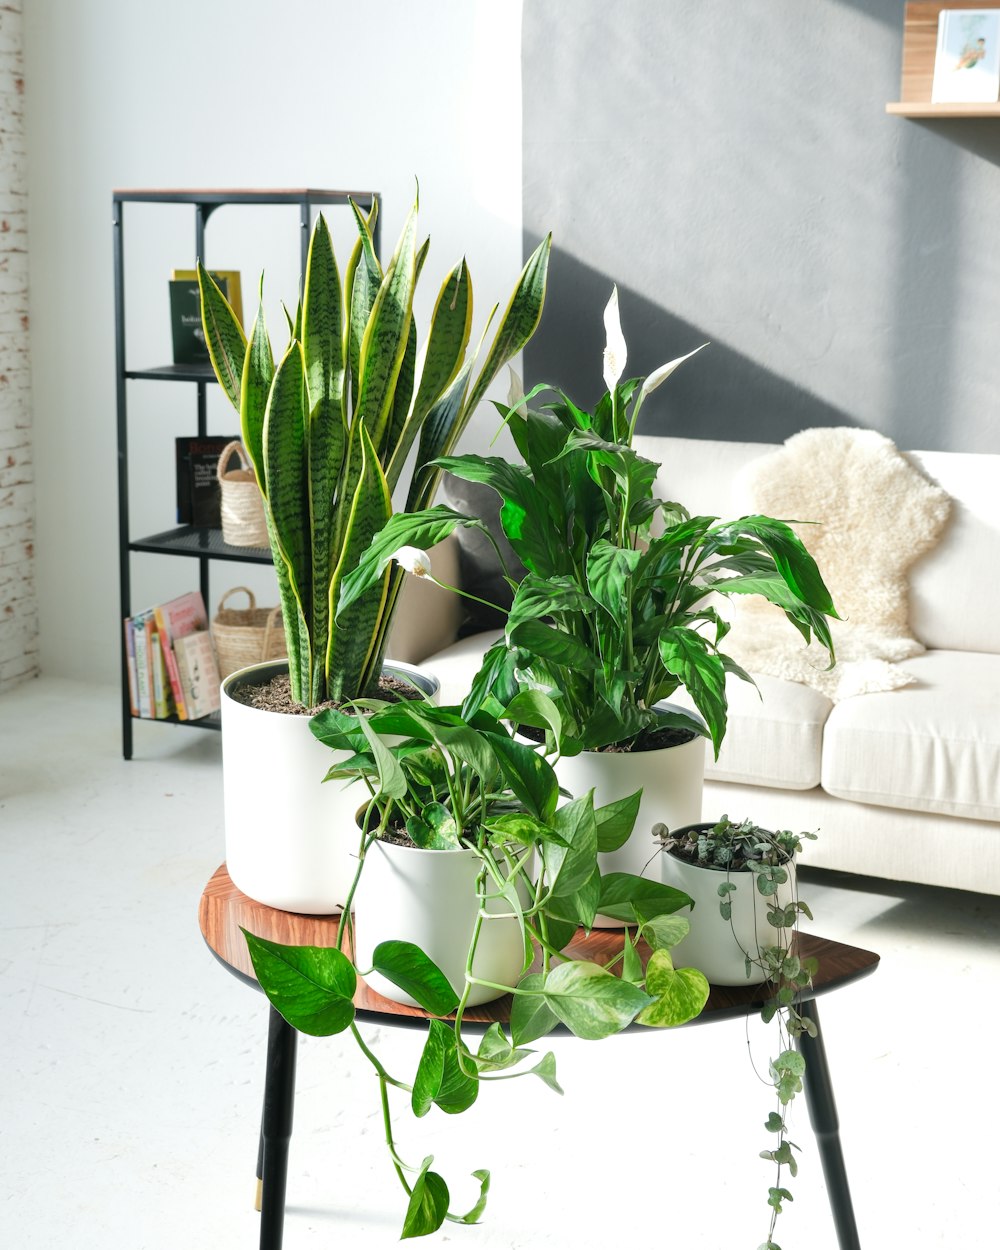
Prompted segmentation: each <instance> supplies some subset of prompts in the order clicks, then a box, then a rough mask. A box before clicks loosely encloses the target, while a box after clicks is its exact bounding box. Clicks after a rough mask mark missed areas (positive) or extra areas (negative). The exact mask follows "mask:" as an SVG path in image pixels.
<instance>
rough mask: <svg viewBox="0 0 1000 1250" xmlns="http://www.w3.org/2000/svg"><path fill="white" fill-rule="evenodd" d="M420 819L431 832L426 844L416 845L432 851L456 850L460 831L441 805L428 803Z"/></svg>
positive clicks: (446, 809)
mask: <svg viewBox="0 0 1000 1250" xmlns="http://www.w3.org/2000/svg"><path fill="white" fill-rule="evenodd" d="M421 817H422V818H423V822H424V824H425V825H427V827H428V828H429V829H430V831H431V838H430V840H429V841H428V842H427V843H425V844H420V843H418V845H425V846H426V847H427V848H428V849H430V850H432V851H448V850H458V848H459V847H460V846H461V842H460V837H461V833H462V831H461V829H459V827H458V824H457V822H456V820H455V817H454V816H453V815H452V813H451V812H450V811H449V810H448V808H447V807H445V805H444V804H443V803H428V804H427V806H426V807H425V808H424V809H423V811H422V812H421Z"/></svg>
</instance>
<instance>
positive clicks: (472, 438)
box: [25, 0, 523, 681]
mask: <svg viewBox="0 0 1000 1250" xmlns="http://www.w3.org/2000/svg"><path fill="white" fill-rule="evenodd" d="M520 29H521V3H520V0H503V2H502V3H496V2H494V3H491V2H490V0H473V2H470V0H421V2H419V3H414V2H412V0H384V2H383V3H380V4H378V5H377V6H359V5H356V4H348V3H343V2H341V0H336V2H330V0H281V3H280V4H279V3H272V2H270V0H238V2H237V0H172V3H171V4H169V5H153V4H152V3H148V2H146V0H138V2H137V0H86V2H85V3H73V4H71V3H67V2H60V0H25V56H26V75H25V76H26V79H27V82H28V98H27V136H28V152H29V195H30V219H29V226H30V236H31V319H32V353H33V361H34V438H35V445H36V460H37V507H38V538H37V568H38V597H39V611H40V621H41V663H42V669H43V671H44V672H47V673H56V674H61V675H67V676H75V677H83V676H88V677H96V678H98V679H102V680H103V679H107V680H111V681H113V680H116V679H117V674H118V637H119V628H120V626H119V619H118V615H119V614H118V566H117V554H116V543H117V505H116V453H115V376H114V336H113V320H114V306H113V285H112V270H111V261H112V230H111V192H112V189H113V188H116V187H158V188H171V187H223V188H224V187H305V186H313V187H324V188H326V187H332V188H348V189H359V190H363V189H368V188H373V189H375V190H378V191H381V192H382V193H383V196H384V200H383V208H384V213H383V226H384V233H383V248H384V249H385V248H388V247H391V244H392V242H393V241H394V239H395V237H396V235H397V233H398V231H399V228H400V226H401V225H402V221H403V218H404V216H405V214H406V211H407V210H408V208H409V205H410V203H411V201H412V196H413V190H414V176H418V177H419V179H420V197H421V228H422V231H423V232H424V233H429V234H430V236H431V251H430V256H429V259H428V262H427V265H426V266H425V269H424V274H423V278H422V284H421V290H422V301H423V303H422V305H421V307H420V308H419V309H418V317H419V318H421V320H419V321H418V326H420V325H423V324H426V316H427V312H428V310H429V307H430V304H431V302H432V300H433V297H434V295H435V294H436V289H437V286H438V285H439V284H440V282H441V280H442V279H443V278H444V276H445V274H446V273H447V271H448V269H449V268H450V267H451V265H452V264H453V263H454V262H455V261H456V260H457V259H458V258H459V256H461V255H462V254H463V253H464V254H465V255H466V256H467V257H468V261H469V265H470V268H471V271H472V274H473V279H474V283H475V293H476V310H477V315H476V326H475V327H474V331H473V332H474V335H476V334H478V331H479V328H480V327H481V325H482V323H483V320H484V318H485V315H486V312H487V311H488V309H489V308H490V307H491V306H492V305H493V304H494V303H495V302H497V301H498V300H499V301H502V303H504V304H505V303H506V300H507V297H508V295H509V293H510V290H511V288H512V286H513V283H514V281H515V279H516V277H517V274H518V273H519V271H520V268H521V265H522V263H523V257H522V238H521V175H520V160H521V155H520V153H521V129H520V118H521V90H520ZM296 220H297V218H296V211H295V210H294V209H283V210H277V209H275V210H272V209H261V208H256V209H254V208H247V209H232V208H230V209H224V210H220V211H219V213H218V214H217V216H216V217H214V218H213V219H212V221H211V222H210V223H209V226H208V232H207V238H206V259H207V260H208V262H209V263H210V264H215V265H218V266H219V267H222V268H235V269H239V270H240V271H241V273H242V275H243V284H244V305H245V307H247V306H249V307H250V308H251V310H252V306H253V304H254V300H255V297H254V289H255V285H256V275H257V274H258V273H259V271H260V270H261V269H264V270H265V272H266V298H265V303H266V308H267V311H268V316H269V323H270V326H271V333H272V337H273V338H274V340H275V342H276V344H278V345H280V344H281V343H282V342H283V339H284V335H283V330H282V326H281V320H282V319H281V315H280V311H279V305H278V300H279V298H282V299H285V300H287V301H294V298H295V294H296V282H297V277H298V261H297V256H298V253H297V246H298V240H297V233H298V232H297V226H296ZM335 237H336V238H338V239H341V240H344V243H345V244H346V243H347V242H348V241H349V239H350V230H349V228H341V229H340V230H339V231H336V230H335ZM125 245H126V263H127V274H128V284H127V288H126V307H127V310H128V334H129V343H128V347H129V352H128V362H127V363H128V365H129V366H130V367H133V368H138V367H143V366H144V365H151V364H162V363H165V362H166V361H167V360H169V358H170V342H169V319H168V311H167V288H166V281H167V278H168V276H169V274H168V271H169V269H170V268H171V267H172V266H175V265H187V264H191V263H192V262H193V255H192V253H193V248H194V222H193V213H192V210H191V209H189V208H188V209H185V208H182V207H160V206H153V207H150V208H148V209H147V208H145V207H144V206H136V205H127V206H126V219H125ZM342 246H343V245H342ZM128 385H129V388H130V390H129V404H130V427H129V437H130V446H131V451H132V455H131V463H132V469H133V489H132V491H131V507H132V534H133V537H138V536H141V535H143V534H146V533H151V532H155V531H156V530H159V529H164V528H167V527H169V526H170V525H171V524H172V523H173V506H174V505H173V491H174V481H173V459H172V457H173V439H174V436H175V435H179V434H185V433H194V432H195V407H194V404H195V400H194V387H193V386H189V385H187V384H174V385H167V384H158V383H151V382H130V383H129V384H128ZM213 391H214V388H213ZM212 401H213V402H212V406H211V407H210V429H211V430H213V432H218V433H226V432H228V431H230V430H235V429H236V428H238V422H237V421H236V419H235V413H234V412H233V411H232V409H230V408H229V407H228V406H227V405H226V404H225V402H224V401H223V400H222V399H221V396H219V395H217V394H213V396H212ZM494 428H495V418H494V415H493V410H492V408H490V409H487V410H481V412H480V414H479V415H478V417H477V419H476V422H475V423H474V425H473V427H472V429H470V432H469V435H467V439H466V446H469V447H471V446H477V447H483V446H485V444H486V442H487V441H488V439H489V437H491V436H492V433H493V430H494ZM132 571H133V603H134V604H135V605H136V606H142V605H143V604H144V603H145V602H146V601H150V602H153V601H157V600H161V599H163V598H165V597H167V596H169V595H170V594H176V593H181V592H182V591H184V590H187V589H191V588H192V587H194V586H196V585H197V570H196V565H195V563H194V562H193V561H187V560H183V559H178V558H170V557H160V556H134V557H133V560H132ZM250 575H253V576H251V577H250V581H251V584H253V585H254V586H255V587H256V588H257V589H258V590H259V594H258V599H259V601H263V602H265V603H274V602H276V601H277V599H276V591H275V590H274V588H273V575H272V574H271V572H270V570H266V571H265V570H263V569H253V568H251V567H250V566H239V565H226V564H221V563H219V564H215V565H214V566H213V583H212V598H213V600H217V598H218V595H219V594H221V593H222V592H223V591H224V590H225V589H227V588H228V587H230V586H232V585H236V584H239V583H242V582H244V581H246V580H247V579H248V576H250ZM212 606H213V605H210V608H211V607H212Z"/></svg>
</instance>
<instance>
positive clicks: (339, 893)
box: [222, 660, 437, 916]
mask: <svg viewBox="0 0 1000 1250" xmlns="http://www.w3.org/2000/svg"><path fill="white" fill-rule="evenodd" d="M385 668H386V671H387V672H393V673H396V674H398V675H399V676H400V677H403V678H405V679H407V680H409V681H411V682H413V683H414V684H415V685H418V686H419V687H420V688H421V689H422V690H423V691H424V692H425V693H427V694H428V695H433V694H434V693H435V692H436V689H437V683H436V682H435V681H434V679H433V678H431V677H429V676H428V675H427V674H425V673H421V672H420V671H419V670H418V669H416V668H414V667H413V666H412V665H409V664H403V663H399V662H393V663H392V664H387V665H386V666H385ZM287 671H288V661H287V660H277V661H270V662H267V663H264V664H254V665H251V666H250V667H249V668H244V669H240V670H239V671H237V672H235V673H233V674H231V675H230V676H229V677H227V678H226V680H225V681H224V682H223V683H222V773H223V790H224V799H225V824H226V865H227V867H228V869H229V875H230V877H231V878H232V880H233V883H234V884H235V885H236V887H237V889H239V890H242V891H243V893H244V894H246V895H248V896H249V897H250V898H252V899H256V901H257V902H258V903H264V904H266V905H267V906H268V907H276V908H278V910H280V911H291V912H304V913H307V914H309V915H318V916H326V915H331V914H333V913H335V912H339V911H340V910H341V908H342V907H343V903H344V900H345V899H346V897H347V894H348V891H349V890H350V888H351V884H352V882H353V881H354V875H355V872H356V871H357V865H358V850H359V848H360V845H361V837H360V834H359V832H358V828H357V825H356V824H355V819H354V818H355V813H356V812H357V810H358V807H359V806H360V805H361V803H363V802H364V801H365V800H366V798H367V791H366V790H365V788H364V785H363V784H362V783H360V782H350V783H347V784H345V783H344V782H342V781H329V782H326V783H325V784H324V782H323V778H324V777H325V776H326V774H327V772H328V771H329V770H330V769H331V768H332V767H333V766H334V764H335V763H336V762H337V760H338V759H346V758H347V753H346V752H342V751H331V750H330V748H329V747H326V746H324V745H323V744H322V743H321V742H319V741H317V739H316V738H314V737H313V735H312V732H311V730H310V728H309V720H310V717H308V716H292V715H287V714H285V713H281V712H266V711H262V710H261V709H259V708H252V707H247V706H246V704H244V703H240V702H238V701H237V700H236V699H234V698H232V696H231V695H230V693H229V692H230V690H231V689H232V688H233V686H235V685H241V684H242V685H245V684H248V683H249V684H251V685H263V684H265V683H266V682H268V681H269V680H270V679H271V678H272V677H273V676H275V675H276V674H277V673H280V672H287Z"/></svg>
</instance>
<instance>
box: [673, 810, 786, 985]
mask: <svg viewBox="0 0 1000 1250" xmlns="http://www.w3.org/2000/svg"><path fill="white" fill-rule="evenodd" d="M704 827H705V828H706V829H711V827H712V826H711V825H710V824H708V825H705V826H704ZM662 860H663V879H664V880H665V881H666V883H667V884H668V885H673V886H676V887H677V889H678V890H684V892H685V893H687V894H690V895H691V897H692V898H693V899H694V908H693V910H691V911H689V912H688V911H685V912H682V913H681V914H682V915H683V916H684V917H685V919H687V920H688V922H689V923H690V925H691V931H690V933H689V934H688V936H687V937H686V938H684V940H683V941H682V942H679V943H678V944H677V945H676V946H675V947H673V948H672V950H671V952H670V956H671V958H672V959H673V961H674V967H675V968H697V969H698V970H699V971H701V972H703V973H704V974H705V976H706V977H708V979H709V981H710V982H711V983H712V984H713V985H760V983H761V982H762V981H765V980H766V979H767V973H766V972H765V971H764V970H763V969H761V968H758V967H757V966H756V964H751V966H750V975H749V977H748V976H747V974H746V955H745V953H744V952H747V953H749V955H750V957H751V959H754V960H756V959H757V958H758V957H759V952H760V951H761V950H762V949H763V948H764V947H765V946H774V945H775V942H776V939H777V936H778V934H777V932H776V931H775V930H774V928H772V926H771V925H770V924H768V920H767V913H768V911H769V909H770V907H771V905H772V904H777V905H778V906H779V907H787V905H788V904H789V903H791V902H792V901H793V900H794V899H795V897H796V893H795V862H794V860H793V861H790V862H789V863H788V864H785V865H784V867H785V869H786V871H787V872H788V880H787V881H786V882H785V884H784V885H781V886H779V887H778V890H777V893H776V894H775V895H774V896H773V897H772V898H770V899H766V898H764V897H763V896H762V895H761V894H760V892H759V891H758V889H757V886H756V884H755V881H754V875H753V873H752V872H731V873H729V874H728V876H727V874H726V872H725V870H724V869H719V868H702V867H701V866H699V865H698V864H691V863H688V862H687V861H686V860H683V859H678V858H677V856H675V855H671V854H670V853H669V852H666V851H665V852H664V853H663V855H662ZM727 880H728V881H730V882H731V883H732V884H733V885H734V886H735V887H736V889H735V890H733V891H732V893H730V894H729V895H728V896H727V897H728V899H729V901H730V902H731V903H732V905H733V907H732V917H731V919H730V920H723V918H722V916H721V915H720V914H719V904H720V903H721V902H722V901H723V900H722V899H721V898H720V897H719V886H720V885H722V884H723V883H724V882H725V881H727Z"/></svg>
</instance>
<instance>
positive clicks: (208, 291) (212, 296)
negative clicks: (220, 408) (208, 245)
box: [198, 260, 247, 412]
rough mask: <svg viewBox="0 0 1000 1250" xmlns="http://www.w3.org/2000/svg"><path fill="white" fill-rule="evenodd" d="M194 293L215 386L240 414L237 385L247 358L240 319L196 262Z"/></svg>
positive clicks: (215, 283) (216, 284) (202, 267)
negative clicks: (218, 386) (196, 275)
mask: <svg viewBox="0 0 1000 1250" xmlns="http://www.w3.org/2000/svg"><path fill="white" fill-rule="evenodd" d="M198 291H199V293H200V295H201V324H202V329H203V330H204V331H205V342H206V343H207V345H208V355H209V359H210V360H211V362H212V368H213V369H214V370H215V376H216V378H218V380H219V385H220V386H221V387H222V389H223V391H224V392H225V395H226V398H227V399H228V400H229V402H230V403H231V404H232V405H233V407H234V408H235V409H236V411H237V412H239V410H240V382H241V379H242V377H243V363H244V360H245V359H246V354H247V337H246V335H245V334H244V333H243V327H242V326H241V325H240V319H239V318H238V317H237V316H236V313H235V312H233V310H232V308H231V307H230V305H229V301H228V300H227V299H226V297H225V296H224V295H223V294H222V290H221V288H220V287H219V284H218V283H217V282H216V281H215V279H214V278H213V277H212V275H211V274H210V273H209V272H208V271H207V270H206V269H205V267H204V265H203V264H202V263H201V261H200V260H199V261H198Z"/></svg>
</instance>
